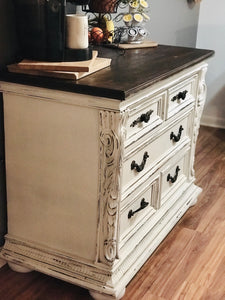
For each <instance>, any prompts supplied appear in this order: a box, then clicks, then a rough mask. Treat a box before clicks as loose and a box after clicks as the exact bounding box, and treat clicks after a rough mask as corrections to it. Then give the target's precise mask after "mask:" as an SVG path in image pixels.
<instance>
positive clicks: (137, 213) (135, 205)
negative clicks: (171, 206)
mask: <svg viewBox="0 0 225 300" xmlns="http://www.w3.org/2000/svg"><path fill="white" fill-rule="evenodd" d="M159 200H160V199H159V174H158V177H157V178H154V179H152V177H151V178H149V179H148V180H147V181H146V182H145V183H143V184H142V185H141V186H139V187H138V188H137V189H135V190H134V191H133V192H132V193H131V194H129V195H128V197H127V198H126V199H125V200H124V202H122V207H121V216H120V236H121V239H124V238H125V237H126V238H128V235H131V234H132V231H133V230H134V231H136V230H137V229H138V227H139V226H141V224H143V222H144V221H145V219H146V218H149V217H150V216H151V215H152V214H154V212H155V211H156V209H158V208H159V206H160V202H159Z"/></svg>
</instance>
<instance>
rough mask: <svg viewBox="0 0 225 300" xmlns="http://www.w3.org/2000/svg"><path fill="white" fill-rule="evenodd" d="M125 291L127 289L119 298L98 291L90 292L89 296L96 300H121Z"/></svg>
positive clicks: (123, 291)
mask: <svg viewBox="0 0 225 300" xmlns="http://www.w3.org/2000/svg"><path fill="white" fill-rule="evenodd" d="M125 291H126V289H125V288H124V289H123V290H122V291H121V292H120V293H119V294H118V295H117V296H111V295H107V294H103V293H100V292H96V291H89V294H90V295H91V297H92V298H93V299H95V300H119V299H121V298H122V297H123V296H124V294H125Z"/></svg>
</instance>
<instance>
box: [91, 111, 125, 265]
mask: <svg viewBox="0 0 225 300" xmlns="http://www.w3.org/2000/svg"><path fill="white" fill-rule="evenodd" d="M99 121H100V135H99V137H100V143H99V144H100V146H99V147H100V166H99V180H100V182H99V228H98V255H97V256H98V257H97V261H98V262H106V263H108V264H112V263H113V262H114V261H115V259H116V258H118V234H119V206H120V169H121V140H120V131H119V130H120V113H117V112H110V111H100V114H99Z"/></svg>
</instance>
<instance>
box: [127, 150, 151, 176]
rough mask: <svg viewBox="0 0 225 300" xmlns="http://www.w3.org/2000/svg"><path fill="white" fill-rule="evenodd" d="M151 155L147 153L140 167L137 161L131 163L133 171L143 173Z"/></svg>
mask: <svg viewBox="0 0 225 300" xmlns="http://www.w3.org/2000/svg"><path fill="white" fill-rule="evenodd" d="M148 157H149V155H148V152H145V153H144V155H143V160H142V163H141V164H140V165H138V164H137V163H136V162H135V160H133V161H132V163H131V166H130V167H131V170H134V169H135V170H136V171H137V172H141V171H142V170H143V169H144V167H145V164H146V161H147V159H148Z"/></svg>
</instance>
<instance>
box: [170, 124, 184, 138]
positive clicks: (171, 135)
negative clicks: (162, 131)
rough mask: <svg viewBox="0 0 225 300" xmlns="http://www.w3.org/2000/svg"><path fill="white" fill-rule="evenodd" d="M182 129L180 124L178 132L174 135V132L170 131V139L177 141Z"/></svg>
mask: <svg viewBox="0 0 225 300" xmlns="http://www.w3.org/2000/svg"><path fill="white" fill-rule="evenodd" d="M183 130H184V128H183V127H182V125H180V127H179V130H178V134H177V135H175V134H174V133H173V131H172V132H171V133H170V139H171V140H173V141H174V142H179V140H180V138H181V134H182V131H183Z"/></svg>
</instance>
